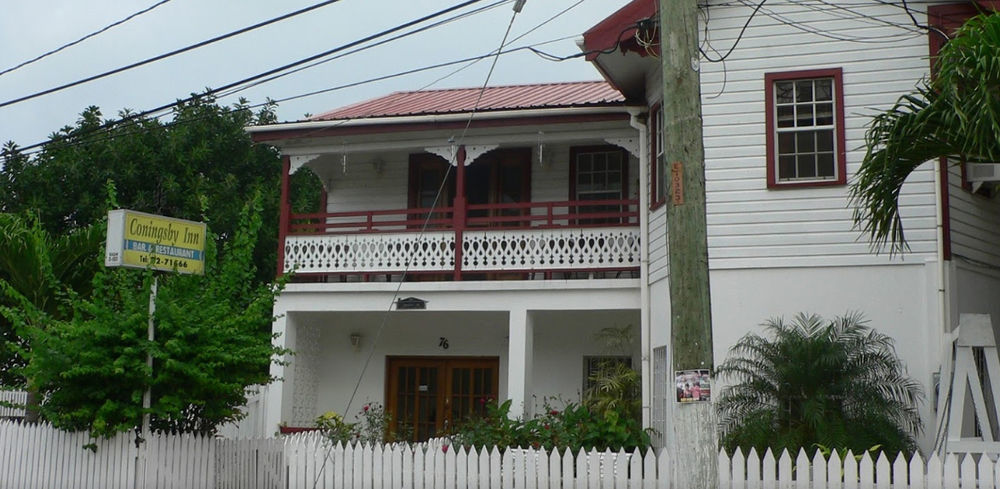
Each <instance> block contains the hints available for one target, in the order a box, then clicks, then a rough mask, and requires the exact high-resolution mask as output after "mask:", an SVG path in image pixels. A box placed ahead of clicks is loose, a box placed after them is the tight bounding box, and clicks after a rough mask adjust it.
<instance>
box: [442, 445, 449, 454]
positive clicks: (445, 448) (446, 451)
mask: <svg viewBox="0 0 1000 489" xmlns="http://www.w3.org/2000/svg"><path fill="white" fill-rule="evenodd" d="M441 451H442V452H444V453H448V445H441Z"/></svg>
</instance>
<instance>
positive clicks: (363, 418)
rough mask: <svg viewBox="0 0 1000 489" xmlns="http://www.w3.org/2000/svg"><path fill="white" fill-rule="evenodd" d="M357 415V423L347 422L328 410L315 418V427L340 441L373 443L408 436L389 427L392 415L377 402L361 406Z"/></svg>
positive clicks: (332, 438)
mask: <svg viewBox="0 0 1000 489" xmlns="http://www.w3.org/2000/svg"><path fill="white" fill-rule="evenodd" d="M357 417H358V422H357V423H347V422H345V421H344V418H343V417H342V416H340V415H339V414H337V413H335V412H333V411H328V412H326V413H324V414H323V415H321V416H319V417H318V418H316V427H317V428H319V429H320V430H321V431H323V434H325V435H326V436H327V437H328V438H330V439H331V440H333V441H334V442H341V443H357V442H361V443H365V444H373V443H385V442H387V441H395V440H397V439H399V440H405V439H407V438H408V436H406V433H396V432H394V431H393V430H392V429H391V427H392V415H390V414H389V413H387V412H386V410H385V407H383V406H382V405H381V404H379V403H369V404H365V405H364V406H361V410H360V411H358V415H357ZM403 431H405V428H404V429H403Z"/></svg>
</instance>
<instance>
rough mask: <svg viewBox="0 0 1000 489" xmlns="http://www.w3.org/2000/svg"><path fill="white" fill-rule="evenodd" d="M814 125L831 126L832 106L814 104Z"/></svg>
mask: <svg viewBox="0 0 1000 489" xmlns="http://www.w3.org/2000/svg"><path fill="white" fill-rule="evenodd" d="M816 125H819V126H832V125H833V104H816Z"/></svg>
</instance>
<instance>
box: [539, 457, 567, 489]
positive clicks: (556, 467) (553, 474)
mask: <svg viewBox="0 0 1000 489" xmlns="http://www.w3.org/2000/svg"><path fill="white" fill-rule="evenodd" d="M562 478H563V473H562V457H560V456H559V449H558V448H553V449H552V452H551V453H549V486H548V488H547V489H559V488H560V485H559V484H560V482H561V481H562ZM543 489H546V488H543Z"/></svg>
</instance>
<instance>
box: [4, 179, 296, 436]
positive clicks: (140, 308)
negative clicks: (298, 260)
mask: <svg viewBox="0 0 1000 489" xmlns="http://www.w3.org/2000/svg"><path fill="white" fill-rule="evenodd" d="M261 222H262V219H261V208H260V196H259V195H254V196H253V198H252V200H251V204H249V205H246V206H245V207H244V209H243V211H242V212H241V213H240V216H239V218H238V219H237V224H236V226H235V227H234V228H233V232H232V234H231V235H230V236H229V237H228V239H226V240H225V244H224V250H223V251H224V252H223V253H218V252H217V251H218V250H217V249H216V246H215V241H216V240H208V243H207V246H206V247H207V249H206V273H205V275H204V276H196V275H180V274H175V273H161V274H160V276H159V279H158V280H159V292H158V295H157V299H156V314H155V316H154V317H155V321H156V340H155V341H154V342H150V341H148V340H147V337H146V329H147V319H148V305H149V290H150V285H151V281H152V280H153V277H154V273H155V272H153V271H150V270H146V271H142V270H125V269H107V268H103V267H102V268H100V269H99V270H98V272H97V273H96V275H95V276H94V279H93V292H92V293H91V294H89V295H88V294H82V293H80V292H79V291H77V290H74V289H70V288H64V289H63V290H64V293H65V294H66V295H65V301H64V302H63V304H64V307H65V308H66V311H65V312H64V313H63V314H62V315H55V314H52V313H51V312H50V311H48V310H45V309H42V308H40V307H35V306H34V304H32V303H31V302H30V301H28V300H21V301H20V303H19V304H18V305H17V306H16V307H6V308H3V309H2V312H3V315H4V316H5V317H6V318H7V319H8V320H9V321H11V322H12V323H13V324H15V325H16V326H18V327H19V328H20V330H21V331H24V332H25V334H24V337H25V338H27V340H28V342H29V343H30V344H31V351H30V352H29V353H28V355H27V358H28V364H27V366H26V367H25V372H26V376H27V377H28V378H30V379H32V382H33V383H34V385H35V386H36V387H37V389H38V391H39V392H40V393H41V394H42V395H43V399H44V401H43V402H42V403H41V406H40V410H41V413H42V415H43V417H44V418H45V419H47V420H49V421H50V422H52V423H53V424H54V425H56V426H58V427H61V428H64V429H70V430H83V429H86V430H89V431H91V432H92V433H94V434H95V435H96V434H99V435H110V434H113V433H115V432H119V431H124V430H128V429H132V428H134V427H136V426H138V425H139V424H140V423H141V419H142V415H143V410H142V403H141V400H142V395H143V392H144V391H145V389H146V388H147V387H151V389H152V393H153V396H152V406H151V409H150V413H151V419H152V426H153V428H154V429H159V430H177V431H184V432H200V433H209V432H212V431H213V430H214V429H215V428H216V427H217V426H219V425H220V424H223V423H226V422H229V421H233V420H235V419H238V418H239V416H240V412H239V407H240V406H242V405H243V404H244V403H245V401H246V399H245V394H244V389H245V387H246V386H248V385H251V384H266V383H268V382H269V381H270V380H271V378H270V376H269V374H268V367H269V365H270V363H271V362H272V361H273V359H274V358H275V357H276V355H278V354H280V353H282V350H280V349H278V348H276V347H274V346H273V345H272V342H271V336H270V335H269V334H265V333H262V331H264V330H267V329H268V326H269V325H270V323H271V321H272V319H273V318H272V316H271V310H272V306H273V303H274V299H275V297H276V295H277V294H278V292H279V291H280V289H281V285H282V283H283V282H279V284H278V285H277V286H271V285H268V284H256V283H255V282H254V281H253V280H252V279H253V277H254V274H255V272H256V270H255V267H254V262H253V249H254V245H255V243H256V241H257V235H258V232H259V231H260V227H261ZM210 229H211V228H210ZM147 353H151V354H152V356H153V359H154V366H153V369H152V371H150V369H149V368H148V367H147V365H146V355H147Z"/></svg>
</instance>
